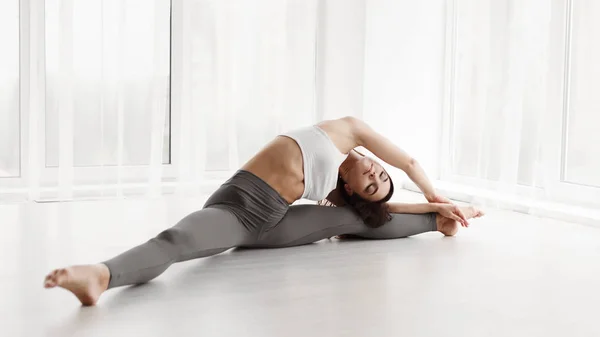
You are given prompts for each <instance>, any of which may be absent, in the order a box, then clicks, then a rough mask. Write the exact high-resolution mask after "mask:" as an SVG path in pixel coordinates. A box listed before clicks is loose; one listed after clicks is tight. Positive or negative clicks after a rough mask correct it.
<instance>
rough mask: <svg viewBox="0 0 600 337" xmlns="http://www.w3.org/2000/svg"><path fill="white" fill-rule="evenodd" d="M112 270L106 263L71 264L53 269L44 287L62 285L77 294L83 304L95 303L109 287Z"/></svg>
mask: <svg viewBox="0 0 600 337" xmlns="http://www.w3.org/2000/svg"><path fill="white" fill-rule="evenodd" d="M109 280H110V271H109V270H108V267H106V265H104V264H94V265H85V266H71V267H68V268H63V269H56V270H54V271H52V272H51V273H50V274H48V276H46V279H45V280H44V288H54V287H57V286H58V287H61V288H64V289H67V290H68V291H70V292H72V293H73V295H75V296H77V298H78V299H79V301H80V302H81V304H82V305H86V306H87V305H94V304H96V302H97V301H98V298H100V295H102V293H103V292H104V291H105V290H106V289H107V288H108V281H109Z"/></svg>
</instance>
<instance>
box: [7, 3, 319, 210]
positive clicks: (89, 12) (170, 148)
mask: <svg viewBox="0 0 600 337" xmlns="http://www.w3.org/2000/svg"><path fill="white" fill-rule="evenodd" d="M31 3H32V5H31V11H30V13H29V15H30V16H29V18H30V20H31V27H30V31H31V39H30V41H29V42H30V44H31V48H30V49H31V55H32V57H33V58H34V61H32V62H31V65H29V66H30V67H31V74H30V77H29V78H28V81H29V82H28V83H30V92H28V95H30V97H29V98H30V100H31V102H32V103H31V107H30V108H29V109H25V110H24V114H25V124H26V125H27V131H28V132H27V137H26V139H27V144H25V145H27V149H28V151H27V158H28V161H27V164H28V165H27V168H28V170H27V172H26V175H25V176H26V177H27V183H28V189H29V197H30V198H31V199H40V198H41V199H44V197H43V194H44V193H43V191H44V190H46V189H50V190H54V191H56V190H57V191H58V192H59V193H58V194H57V195H53V196H52V197H51V198H58V199H60V200H66V199H72V198H77V197H78V191H79V190H81V189H82V188H83V189H85V188H86V186H88V187H89V186H95V187H98V186H100V187H105V189H103V190H102V191H101V192H99V193H100V195H104V196H106V195H108V196H113V195H117V196H118V195H122V194H123V189H124V187H125V186H126V185H127V184H132V183H133V184H136V183H137V184H139V186H141V187H142V188H143V189H144V191H145V193H148V194H151V195H158V194H160V193H161V192H162V191H163V190H162V186H163V183H165V182H167V183H171V184H172V185H174V186H175V187H176V189H177V190H178V191H181V192H183V191H186V190H189V187H193V186H197V185H198V184H201V183H202V182H205V181H207V180H209V179H211V177H219V179H221V178H222V177H223V176H225V175H227V174H230V173H231V172H232V171H234V170H236V169H237V168H239V166H240V165H241V164H243V162H245V161H246V160H247V159H249V158H250V157H251V156H252V155H253V154H254V153H256V152H257V151H258V150H260V148H261V147H262V146H264V145H265V144H266V143H267V142H268V141H269V140H271V139H272V138H273V137H274V136H275V135H277V134H278V133H281V132H283V131H285V130H288V129H291V128H294V127H298V126H301V125H307V124H310V123H314V122H315V121H316V119H317V115H316V112H315V96H316V92H315V77H316V73H315V68H316V36H317V34H316V29H317V9H318V8H317V1H316V0H311V1H304V0H285V1H284V0H255V1H245V0H231V1H216V0H190V1H176V2H173V4H172V6H173V7H172V8H171V1H169V0H152V1H148V0H125V1H117V0H93V1H79V0H46V1H45V4H44V1H38V0H32V2H31ZM3 37H4V36H3ZM13 37H14V36H13ZM38 74H41V75H38ZM13 77H14V76H13ZM7 78H8V77H7ZM2 80H4V79H2ZM0 83H3V82H0ZM13 96H14V95H13ZM13 99H14V97H13ZM5 106H6V105H5ZM5 115H7V114H5ZM3 153H8V152H6V151H3ZM107 190H110V191H109V192H107ZM40 195H42V196H41V197H40Z"/></svg>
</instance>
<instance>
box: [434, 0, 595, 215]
mask: <svg viewBox="0 0 600 337" xmlns="http://www.w3.org/2000/svg"><path fill="white" fill-rule="evenodd" d="M452 3H453V4H454V7H453V10H454V12H453V13H454V17H453V19H452V20H451V21H450V22H452V21H453V22H452V26H453V30H454V32H453V34H454V36H453V40H454V45H453V47H452V48H450V49H449V50H450V52H451V53H452V60H453V64H452V65H451V71H450V75H451V81H450V82H449V87H448V89H449V93H450V96H449V97H450V99H449V100H448V102H449V106H448V108H449V109H448V110H447V111H446V116H445V117H446V121H447V130H448V131H449V137H448V138H447V140H448V141H449V143H448V144H446V145H445V146H447V148H448V150H449V151H448V152H447V153H448V157H447V160H445V161H444V162H445V163H446V165H447V167H446V168H445V169H444V170H443V171H444V172H445V176H444V177H443V178H445V179H449V180H453V181H459V182H461V183H466V184H469V185H474V186H478V187H486V188H492V189H494V190H495V191H499V192H503V193H507V194H519V195H525V196H528V197H533V198H535V199H539V198H542V199H548V200H554V201H561V202H569V203H576V204H579V205H586V204H587V205H594V204H595V205H598V204H600V202H599V201H598V200H599V199H598V198H599V197H600V178H599V177H600V175H599V174H598V172H599V170H600V161H599V160H598V158H600V151H599V148H598V147H597V146H594V145H592V144H597V141H594V139H598V133H597V132H595V131H592V130H595V128H597V126H598V125H600V117H599V115H598V113H597V111H598V108H599V107H600V105H599V104H598V102H599V99H598V95H597V94H595V93H594V88H595V87H597V84H596V82H597V80H598V75H599V73H598V69H600V68H599V67H598V64H597V62H596V61H592V60H596V59H597V57H594V55H596V56H597V55H598V54H599V53H600V43H599V42H598V41H599V40H598V39H597V35H598V33H600V29H599V28H600V25H598V24H597V20H595V18H596V17H597V15H598V14H600V6H599V5H598V2H597V1H592V0H589V1H587V0H581V1H575V0H551V1H547V0H527V1H516V0H514V1H513V0H510V1H494V0H483V1H474V0H454V1H453V2H452ZM449 27H450V26H449ZM449 36H452V34H450V35H449Z"/></svg>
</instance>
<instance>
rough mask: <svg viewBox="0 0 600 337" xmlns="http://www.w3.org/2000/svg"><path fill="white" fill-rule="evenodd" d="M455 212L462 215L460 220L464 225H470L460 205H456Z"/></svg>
mask: <svg viewBox="0 0 600 337" xmlns="http://www.w3.org/2000/svg"><path fill="white" fill-rule="evenodd" d="M454 213H455V214H456V215H458V216H459V217H460V219H461V220H460V221H461V222H462V224H463V226H465V227H469V222H468V221H467V218H466V217H465V214H464V213H463V212H462V211H461V210H460V208H459V207H458V206H455V208H454Z"/></svg>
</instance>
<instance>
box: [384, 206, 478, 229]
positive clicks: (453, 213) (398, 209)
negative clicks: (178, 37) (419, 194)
mask: <svg viewBox="0 0 600 337" xmlns="http://www.w3.org/2000/svg"><path fill="white" fill-rule="evenodd" d="M388 205H389V207H390V208H389V211H390V213H403V214H425V213H438V214H439V215H441V216H443V217H445V218H448V219H452V220H454V221H458V222H460V223H461V224H462V225H463V227H466V226H465V225H464V224H463V221H462V219H461V218H460V217H459V216H458V215H457V214H458V212H459V211H460V209H459V208H458V206H456V205H454V204H440V203H428V204H401V203H396V202H390V203H388Z"/></svg>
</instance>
